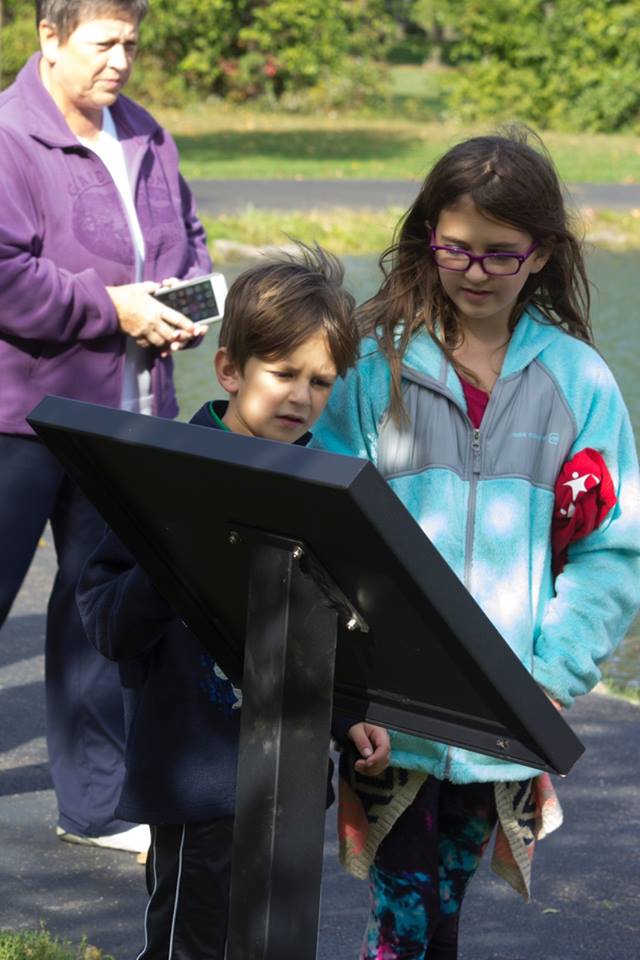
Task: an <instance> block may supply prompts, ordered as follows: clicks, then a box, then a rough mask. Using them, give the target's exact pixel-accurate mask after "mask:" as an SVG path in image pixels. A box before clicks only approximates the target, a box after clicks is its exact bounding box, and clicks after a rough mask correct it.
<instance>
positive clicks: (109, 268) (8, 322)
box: [0, 54, 211, 434]
mask: <svg viewBox="0 0 640 960" xmlns="http://www.w3.org/2000/svg"><path fill="white" fill-rule="evenodd" d="M39 62H40V54H34V55H33V56H32V57H31V59H30V60H29V61H28V62H27V64H26V65H25V67H24V68H23V69H22V70H21V71H20V73H19V74H18V76H17V78H16V81H15V83H13V84H12V86H10V87H9V88H8V89H7V90H5V91H4V92H3V93H2V94H1V95H0V432H3V433H18V434H29V433H31V430H30V428H29V427H28V425H27V424H26V423H25V419H24V418H25V416H26V414H27V413H29V411H30V410H31V409H32V408H33V407H34V406H35V404H36V403H38V401H39V400H40V399H41V398H42V397H43V396H44V395H45V394H47V393H52V394H57V395H58V396H65V397H71V398H74V399H77V400H88V401H91V402H93V403H101V404H104V405H106V406H113V407H117V406H119V404H120V397H121V387H122V371H123V367H124V353H125V344H126V336H125V334H123V333H122V332H121V331H120V329H119V327H118V322H117V318H116V313H115V309H114V306H113V303H112V301H111V299H110V298H109V296H108V294H107V292H106V290H105V287H106V286H117V285H120V284H125V283H132V282H133V281H134V279H135V255H134V248H133V244H132V241H131V236H130V232H129V226H128V222H127V219H126V214H125V211H124V208H123V205H122V202H121V199H120V195H119V193H118V191H117V189H116V187H115V184H114V183H113V180H112V179H111V177H110V175H109V174H108V172H107V170H106V167H105V166H104V164H103V163H102V161H101V160H100V159H99V158H98V157H97V156H96V155H95V154H94V153H93V152H92V151H90V150H87V149H86V148H85V147H83V146H82V145H81V144H80V143H79V141H78V140H77V139H76V137H75V135H74V134H73V133H72V132H71V130H70V129H69V127H68V126H67V123H66V121H65V119H64V117H63V116H62V114H61V112H60V110H59V109H58V107H57V106H56V104H55V102H54V101H53V99H52V97H51V96H50V95H49V93H48V92H47V91H46V89H45V88H44V86H43V84H42V81H41V79H40V74H39ZM111 112H112V115H113V119H114V122H115V125H116V128H117V130H118V135H119V137H120V140H121V142H122V146H123V149H124V152H125V156H126V159H127V164H128V169H129V171H130V177H131V182H132V185H133V187H134V196H135V204H136V210H137V213H138V218H139V220H140V227H141V229H142V233H143V236H144V241H145V247H146V259H145V267H144V279H145V280H163V279H164V278H166V277H172V276H175V277H180V278H187V277H191V276H197V275H198V274H201V273H206V272H207V271H208V270H210V269H211V262H210V259H209V255H208V253H207V249H206V238H205V234H204V230H203V228H202V225H201V224H200V222H199V220H198V219H197V217H196V215H195V210H194V203H193V198H192V196H191V193H190V191H189V188H188V187H187V185H186V183H185V182H184V180H183V179H182V177H181V176H180V173H179V171H178V152H177V149H176V146H175V144H174V142H173V140H172V139H171V137H170V136H169V134H168V133H167V132H166V130H163V129H162V128H161V127H160V126H159V125H158V124H157V123H156V121H155V120H154V119H153V117H151V116H150V114H148V113H147V112H146V110H143V109H142V107H140V106H138V105H137V104H135V103H134V102H133V101H132V100H129V99H128V98H127V97H123V96H120V97H118V99H117V101H116V102H115V104H114V105H113V107H112V108H111ZM147 354H148V359H149V364H150V366H151V367H152V389H153V394H154V411H153V412H154V414H156V415H157V416H161V417H173V416H175V415H176V413H177V410H178V408H177V403H176V398H175V391H174V388H173V380H172V370H173V366H172V361H171V358H170V357H167V358H165V359H161V358H160V356H159V354H158V351H156V350H154V349H152V348H149V350H148V351H147Z"/></svg>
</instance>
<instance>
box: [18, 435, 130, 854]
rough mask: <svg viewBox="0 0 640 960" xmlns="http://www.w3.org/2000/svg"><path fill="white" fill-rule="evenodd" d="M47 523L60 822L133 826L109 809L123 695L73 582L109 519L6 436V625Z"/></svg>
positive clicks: (116, 779)
mask: <svg viewBox="0 0 640 960" xmlns="http://www.w3.org/2000/svg"><path fill="white" fill-rule="evenodd" d="M47 520H50V522H51V528H52V531H53V540H54V545H55V551H56V557H57V561H58V571H57V574H56V578H55V583H54V585H53V590H52V592H51V597H50V598H49V607H48V611H47V631H46V645H45V693H46V703H47V745H48V748H49V761H50V764H51V775H52V778H53V784H54V787H55V791H56V796H57V800H58V809H59V823H60V826H62V827H63V828H64V829H65V830H68V831H70V832H72V833H77V834H81V835H83V836H103V835H105V834H111V833H117V832H118V831H119V830H125V829H127V828H128V827H129V826H131V824H127V823H125V822H124V821H122V820H117V819H115V818H114V815H113V811H114V810H115V806H116V803H117V800H118V797H119V794H120V788H121V786H122V777H123V772H124V768H123V757H124V715H123V706H122V693H121V688H120V677H119V673H118V668H117V665H116V664H114V663H109V661H108V660H105V659H104V657H102V656H101V655H100V654H99V653H98V652H97V651H96V650H94V648H93V647H92V646H91V644H90V643H89V641H88V640H87V638H86V636H85V634H84V630H83V628H82V623H81V620H80V615H79V613H78V610H77V608H76V603H75V588H76V583H77V582H78V577H79V575H80V571H81V570H82V567H83V565H84V562H85V560H86V558H87V557H88V555H89V554H90V553H91V551H92V550H93V549H94V547H95V546H96V545H97V544H98V543H99V541H100V540H101V538H102V536H103V533H104V530H105V523H104V520H103V519H102V517H101V516H100V515H99V514H98V512H97V511H96V510H95V509H94V507H93V506H92V505H91V504H90V503H89V501H88V500H87V499H86V497H85V496H84V495H83V494H82V492H81V491H80V490H79V489H78V487H77V485H76V484H75V483H73V482H72V481H71V480H70V479H69V478H68V477H67V476H66V474H65V473H64V472H63V470H62V468H61V467H60V465H59V463H58V461H57V460H56V459H55V457H54V456H53V454H51V453H49V451H48V449H47V448H46V447H45V446H44V445H43V444H42V443H40V441H39V440H36V439H35V438H31V437H22V436H13V435H9V434H0V544H1V545H2V549H1V550H0V626H2V624H3V623H4V621H5V619H6V618H7V616H8V615H9V611H10V610H11V606H12V604H13V601H14V600H15V597H16V594H17V593H18V590H19V589H20V586H21V584H22V581H23V580H24V578H25V576H26V574H27V571H28V569H29V565H30V563H31V560H32V559H33V555H34V553H35V550H36V548H37V545H38V541H39V539H40V535H41V534H42V531H43V529H44V527H45V524H46V522H47Z"/></svg>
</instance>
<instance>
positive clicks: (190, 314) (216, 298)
mask: <svg viewBox="0 0 640 960" xmlns="http://www.w3.org/2000/svg"><path fill="white" fill-rule="evenodd" d="M226 295H227V284H226V281H225V279H224V277H223V275H222V274H221V273H208V274H206V276H203V277H194V278H193V279H192V280H183V281H182V283H177V284H176V285H175V286H174V287H163V288H162V289H161V290H158V291H157V292H156V293H154V294H153V296H154V297H155V298H156V300H160V301H161V302H162V303H166V304H167V306H168V307H171V308H172V309H173V310H177V311H178V312H179V313H183V314H184V315H185V317H187V318H188V319H189V320H192V321H193V323H200V324H207V323H214V322H215V321H216V320H221V319H222V315H223V313H224V301H225V297H226Z"/></svg>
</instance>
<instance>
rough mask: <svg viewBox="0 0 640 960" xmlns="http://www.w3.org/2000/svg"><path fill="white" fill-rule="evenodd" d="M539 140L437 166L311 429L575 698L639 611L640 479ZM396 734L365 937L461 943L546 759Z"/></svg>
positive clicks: (404, 949) (503, 144)
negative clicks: (355, 463)
mask: <svg viewBox="0 0 640 960" xmlns="http://www.w3.org/2000/svg"><path fill="white" fill-rule="evenodd" d="M529 140H530V133H529V131H526V130H522V129H520V128H517V129H514V130H510V131H507V132H506V133H505V134H504V135H499V136H488V137H478V138H474V139H471V140H467V141H466V142H463V143H461V144H459V145H458V146H455V147H454V148H453V149H451V150H450V151H449V152H448V153H447V154H446V155H445V156H444V157H442V159H441V160H440V161H439V162H438V163H436V165H435V166H434V168H433V170H432V171H431V173H430V174H429V175H428V176H427V179H426V181H425V183H424V185H423V187H422V189H421V191H420V193H419V195H418V197H417V199H416V201H415V203H414V204H413V206H412V207H411V209H410V210H409V211H408V212H407V214H406V215H405V217H404V219H403V221H402V223H401V227H400V230H399V234H398V237H397V242H396V243H395V244H394V245H393V246H392V247H391V248H390V249H389V250H387V251H386V253H385V254H383V257H382V258H381V266H382V269H383V273H384V275H385V279H384V281H383V283H382V286H381V288H380V290H379V292H378V293H377V294H376V295H375V296H374V297H373V298H372V299H371V300H369V301H368V302H367V303H365V304H364V306H363V307H362V308H361V311H360V319H361V321H362V323H363V324H364V327H365V331H366V332H367V333H368V334H369V335H370V338H369V339H368V340H365V341H364V344H363V349H362V352H361V359H360V361H359V363H358V365H357V367H356V369H355V370H354V371H352V372H351V373H350V375H349V376H348V377H347V379H346V380H345V381H342V382H341V383H338V384H337V385H336V387H335V391H334V394H333V397H332V399H331V402H330V405H329V408H328V410H327V412H326V413H325V415H324V417H323V419H322V421H321V422H320V425H319V427H318V428H317V432H316V435H315V440H314V443H315V444H316V445H318V446H321V447H323V448H324V449H328V450H332V451H335V452H339V453H345V454H351V455H355V456H359V457H366V458H369V459H371V460H372V461H373V462H374V463H375V464H376V466H377V467H378V469H379V470H380V472H381V473H382V474H383V476H384V477H385V478H386V479H387V480H388V482H389V483H390V484H391V486H392V487H393V489H394V490H395V492H396V493H397V495H398V496H399V497H400V499H401V500H402V501H403V503H404V504H405V505H406V507H407V508H408V509H409V511H410V512H411V513H412V514H413V516H414V517H415V518H416V520H417V521H418V522H419V523H420V525H421V526H422V528H423V530H424V532H425V533H426V534H427V535H428V536H429V538H430V539H431V540H432V541H433V543H434V544H435V545H436V546H437V547H438V549H439V550H440V552H441V553H442V555H443V556H444V557H445V559H446V560H447V562H448V563H449V565H450V566H451V567H452V568H453V570H454V571H455V572H456V573H457V574H458V576H459V577H460V579H461V580H462V581H463V582H464V584H465V585H466V587H467V589H468V590H469V591H470V592H471V594H472V595H473V596H474V598H475V599H476V600H477V602H478V603H479V604H480V606H481V607H482V608H483V609H484V611H485V612H486V613H487V615H488V616H489V617H490V618H491V620H492V621H493V623H494V624H495V626H496V627H497V629H498V630H499V631H500V632H501V634H502V635H503V637H504V638H505V639H506V641H507V642H508V643H509V644H510V646H511V647H512V648H513V650H514V651H515V652H516V653H517V655H518V656H519V657H520V659H521V660H522V662H523V663H524V664H525V665H526V667H527V668H528V669H529V670H530V671H531V673H532V674H533V676H534V678H535V679H536V680H537V681H538V683H539V684H541V686H542V687H543V688H544V690H545V691H546V693H547V694H548V696H549V697H550V698H551V699H552V700H553V701H554V702H555V703H556V704H557V705H559V706H564V707H568V706H570V705H571V703H572V702H573V700H574V698H575V697H576V696H578V695H579V694H584V693H586V692H587V691H588V690H590V689H591V688H592V687H593V686H594V685H595V684H596V682H597V681H598V679H599V677H600V671H599V669H598V664H599V663H600V661H602V660H603V659H604V658H605V657H606V656H608V655H609V654H610V653H611V652H612V650H613V649H614V648H615V646H616V644H617V643H618V642H619V641H620V639H621V638H622V637H623V635H624V633H625V631H626V629H627V627H628V626H629V624H630V622H631V619H632V617H633V616H634V614H635V611H636V609H637V605H638V595H639V585H640V564H639V560H640V557H639V546H640V496H639V494H640V484H639V480H638V466H637V459H636V454H635V450H634V443H633V437H632V432H631V427H630V423H629V417H628V414H627V411H626V409H625V406H624V403H623V401H622V399H621V396H620V393H619V391H618V388H617V386H616V384H615V382H614V379H613V377H612V375H611V373H610V371H609V370H608V368H607V366H606V364H605V363H604V361H603V360H602V358H601V357H600V356H599V354H598V353H597V352H596V351H595V349H594V348H593V347H592V346H591V331H590V326H589V320H588V310H589V292H588V282H587V278H586V274H585V268H584V263H583V259H582V253H581V249H580V244H579V243H578V241H577V240H576V238H575V237H574V235H573V233H572V232H571V229H570V227H569V225H568V222H567V214H566V211H565V208H564V202H563V195H562V191H561V188H560V185H559V181H558V178H557V175H556V173H555V170H554V167H553V164H552V163H551V161H550V159H549V158H548V157H547V155H546V154H544V153H543V152H542V151H541V150H540V149H535V148H534V147H533V146H531V145H530V142H528V141H529ZM537 146H538V147H539V146H541V145H540V144H539V143H538V145H537ZM387 265H389V266H387ZM585 458H586V459H585ZM567 461H569V463H567ZM585 464H588V465H589V469H588V470H585V468H584V465H585ZM563 465H564V466H563ZM602 491H608V493H607V497H605V498H604V499H603V497H604V494H603V493H602ZM585 497H587V500H590V501H593V502H591V503H588V502H587V501H584V502H585V503H586V505H587V509H583V506H582V501H583V500H584V498H585ZM580 518H582V520H583V521H584V522H583V523H582V525H580V523H577V519H580ZM552 524H553V527H554V536H553V540H552V536H551V533H552ZM567 524H568V525H569V527H567ZM563 525H564V527H567V529H566V530H565V533H567V530H568V531H569V534H570V535H568V536H564V537H562V536H560V537H557V536H556V534H557V528H558V527H559V526H560V527H561V526H563ZM594 528H597V529H594ZM587 534H588V535H587ZM578 538H581V539H578ZM569 541H572V542H570V543H569ZM556 542H557V543H559V544H562V546H563V549H564V555H563V556H562V557H561V558H558V557H557V556H556V557H555V558H554V556H553V544H555V543H556ZM567 543H569V545H568V547H567ZM558 571H560V572H558ZM554 572H557V576H556V577H555V579H554ZM392 748H393V750H392V759H391V763H392V767H393V768H394V774H395V776H394V778H393V782H392V786H391V792H392V794H393V796H392V797H386V798H385V804H384V807H385V810H386V811H387V813H386V814H385V815H384V816H382V817H381V818H379V819H377V818H376V817H372V816H371V806H370V804H371V798H369V801H365V803H364V809H366V810H367V811H368V813H369V819H370V822H371V823H375V824H376V830H377V834H378V835H377V836H376V837H375V838H374V841H373V842H372V841H371V837H369V838H368V841H367V844H365V847H366V850H367V851H368V853H369V854H370V860H371V861H372V862H371V863H370V869H369V881H370V888H371V912H370V917H369V923H368V928H367V933H366V937H365V943H364V945H363V950H362V954H361V956H362V958H363V960H382V958H384V960H396V958H402V960H414V958H415V960H445V958H455V957H456V956H457V928H458V918H459V911H460V905H461V901H462V897H463V895H464V892H465V888H466V885H467V883H468V881H469V879H470V878H471V876H472V875H473V873H474V871H475V869H476V867H477V865H478V863H479V860H480V857H481V855H482V851H483V849H484V847H485V846H486V844H487V842H488V840H489V836H490V834H491V831H492V829H493V827H494V825H495V823H496V820H497V819H499V820H500V826H501V828H503V830H502V833H503V834H504V832H505V831H508V830H509V828H510V827H513V826H514V824H515V826H516V830H518V829H519V828H520V827H522V828H523V829H524V826H525V825H526V822H527V821H528V822H529V827H528V828H527V829H529V836H528V838H527V837H525V838H524V840H523V843H524V844H525V845H530V841H531V840H533V839H534V836H535V831H534V829H533V827H532V826H531V823H532V822H533V821H534V819H535V818H534V813H535V808H536V803H537V804H538V805H539V806H540V804H541V798H542V797H545V798H548V787H549V783H548V778H546V781H545V780H543V778H541V777H538V778H537V779H536V780H531V776H532V771H531V770H530V769H528V768H525V767H522V766H518V765H516V764H514V763H511V762H505V761H504V760H500V759H497V758H493V757H485V756H480V755H478V754H474V753H471V752H469V751H466V750H463V749H460V748H453V747H447V746H446V745H444V744H439V743H433V742H429V741H425V740H421V739H418V738H415V737H412V736H408V735H405V734H400V733H392ZM349 799H350V800H353V794H350V795H349ZM496 804H497V806H496ZM345 806H346V807H348V806H349V804H346V805H345ZM381 806H382V805H381ZM527 812H528V814H529V815H528V816H527ZM380 824H382V826H380ZM374 832H375V831H374ZM385 833H386V835H384V834H385ZM499 838H500V834H499ZM520 839H521V840H522V839H523V838H522V837H521V838H520ZM512 849H513V850H514V851H515V847H514V846H513V844H512ZM524 859H526V855H525V858H524ZM525 880H526V878H525ZM523 892H525V894H526V893H527V892H528V888H527V887H526V883H525V889H524V891H523Z"/></svg>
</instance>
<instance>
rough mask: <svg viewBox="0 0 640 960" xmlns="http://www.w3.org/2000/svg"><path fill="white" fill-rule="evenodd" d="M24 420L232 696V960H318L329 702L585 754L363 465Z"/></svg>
mask: <svg viewBox="0 0 640 960" xmlns="http://www.w3.org/2000/svg"><path fill="white" fill-rule="evenodd" d="M29 422H30V423H31V425H32V426H33V427H34V429H35V430H36V432H37V433H38V434H39V436H40V437H41V438H42V439H43V440H44V442H45V443H47V444H48V446H49V447H50V448H51V449H52V450H53V452H54V453H55V454H56V456H57V457H58V459H59V460H60V462H61V463H62V465H63V467H64V468H65V469H66V470H67V471H68V472H69V474H70V475H71V477H72V478H74V479H75V480H76V481H77V483H78V484H79V485H80V486H81V487H82V489H83V490H84V491H85V493H86V494H87V495H88V496H89V497H90V498H91V499H92V500H93V502H94V503H95V505H96V506H97V508H98V509H99V510H100V511H101V512H102V513H103V515H104V517H105V519H106V520H107V522H108V523H109V524H110V525H111V527H112V528H113V529H114V531H115V532H116V533H117V535H118V536H120V537H121V538H122V540H123V541H124V543H125V544H126V545H127V546H128V548H129V549H130V550H131V552H132V553H133V555H134V556H135V557H136V558H137V559H138V561H139V562H140V563H141V564H142V566H143V567H144V568H145V569H146V571H147V573H148V574H149V576H150V577H151V579H152V581H153V583H154V584H155V586H156V587H157V589H158V590H159V592H160V593H162V594H163V595H164V596H165V597H166V598H167V600H168V601H169V602H170V603H171V604H172V605H173V606H174V608H175V609H176V611H177V613H178V614H179V615H180V616H181V617H183V619H184V621H185V623H186V624H187V626H188V627H189V628H190V629H191V630H192V631H193V632H194V634H195V635H196V636H197V637H198V638H199V639H200V640H201V642H202V643H203V645H204V646H205V648H206V649H208V650H210V652H211V654H212V656H214V658H215V660H216V662H217V663H219V664H220V667H221V668H222V669H223V670H224V671H225V673H226V674H227V676H229V677H230V678H231V679H232V680H233V681H234V682H235V683H237V684H238V685H242V687H243V696H244V702H243V707H242V721H241V742H240V758H239V770H238V786H237V814H236V825H235V834H234V859H233V865H232V884H231V910H230V920H229V946H228V951H227V957H228V960H314V958H315V956H316V941H317V929H318V907H319V898H320V877H321V866H322V852H323V849H322V848H323V832H324V806H325V803H324V800H325V796H326V779H327V752H328V751H327V747H328V740H329V730H330V724H331V715H332V705H333V701H334V697H335V710H336V712H340V713H341V714H342V715H343V716H346V717H352V716H353V717H356V718H358V719H365V718H366V719H367V720H368V721H369V722H371V723H377V724H380V725H381V726H386V727H390V728H392V729H396V730H400V731H403V732H405V733H408V734H411V735H413V736H419V737H426V738H427V739H430V740H438V741H440V742H443V743H449V744H452V745H453V746H456V747H462V748H464V749H471V750H475V751H478V752H481V753H486V754H488V755H489V756H497V757H500V758H501V759H502V758H505V759H509V760H511V761H513V762H515V763H524V764H527V765H528V766H530V767H532V768H533V769H536V770H550V771H552V772H556V773H561V774H566V773H568V771H569V770H570V769H571V767H572V765H573V763H575V761H576V760H577V758H578V757H579V756H580V754H581V753H582V751H583V749H584V748H583V746H582V744H581V743H580V741H579V740H578V739H577V737H576V736H575V734H574V733H573V731H572V730H571V728H570V727H569V726H568V725H567V723H566V722H565V720H564V719H563V718H562V717H561V716H560V714H559V713H558V712H557V711H556V710H555V709H554V708H553V706H552V705H551V703H549V701H548V699H547V697H546V696H545V694H544V693H543V692H542V690H541V689H540V688H539V687H538V686H537V684H536V683H535V681H534V680H533V678H532V677H531V676H530V675H529V673H528V671H527V670H526V668H525V667H524V666H523V664H522V663H521V662H520V661H519V660H518V658H517V656H516V655H515V653H514V652H513V651H512V650H511V649H510V647H509V646H508V644H507V643H506V641H505V640H504V638H503V637H501V636H500V634H499V633H498V632H497V631H496V629H495V627H494V626H493V624H492V623H491V622H490V621H489V619H488V618H487V616H486V615H485V614H484V613H483V611H482V610H481V609H480V608H479V607H478V605H477V604H476V603H475V601H474V600H473V598H472V597H471V596H470V594H468V592H467V591H466V590H465V588H464V587H463V586H462V584H461V583H460V581H459V580H458V578H457V577H456V576H455V574H454V573H453V571H451V570H450V568H449V567H448V566H447V564H446V562H445V560H444V559H443V557H442V556H441V555H440V554H439V553H438V551H437V550H436V549H435V547H434V546H433V545H432V544H431V543H430V542H429V540H428V538H427V537H426V536H425V535H424V533H423V531H422V530H421V529H420V527H419V526H418V524H417V523H416V522H415V521H414V520H413V518H412V517H411V516H410V515H409V514H408V512H407V510H406V509H405V508H404V506H403V505H402V504H401V503H400V501H399V500H398V499H397V497H396V496H395V494H394V493H393V491H392V490H391V489H390V488H389V486H388V484H387V483H386V482H385V481H384V479H383V478H382V477H381V476H380V475H379V474H378V473H377V471H376V469H375V467H374V466H373V465H372V464H370V463H367V462H365V461H361V460H357V459H355V458H352V457H343V456H337V455H333V454H328V453H323V452H321V451H317V450H308V449H303V448H300V447H296V446H295V445H293V444H284V443H277V442H275V441H268V440H259V439H257V438H253V437H244V436H241V435H237V434H231V433H225V432H223V431H219V430H206V429H204V428H202V427H198V426H190V425H188V424H184V423H176V422H167V421H161V420H155V419H154V418H153V417H144V416H140V415H137V414H131V413H125V412H123V411H118V410H109V409H107V408H103V407H99V406H94V405H92V404H84V403H78V402H76V401H72V400H67V399H61V398H56V397H48V398H45V400H43V401H42V402H41V404H40V405H39V406H38V408H37V409H36V410H35V411H33V412H32V414H31V415H30V417H29ZM136 476H150V477H153V483H152V484H150V485H146V484H145V485H140V484H136V483H132V482H131V478H132V477H136ZM194 490H209V491H211V490H213V491H216V496H215V497H214V498H212V499H210V500H209V501H208V502H207V505H206V510H203V508H202V503H201V498H200V497H194V496H193V491H194ZM240 517H242V518H243V523H244V526H243V525H240V524H239V523H237V522H236V521H237V520H238V518H240ZM265 531H277V534H272V533H269V532H265ZM309 547H310V548H311V549H312V550H313V551H314V552H315V554H316V555H317V556H318V557H321V558H322V565H321V564H320V563H318V562H317V560H316V559H315V557H314V555H313V554H312V553H311V550H310V549H309ZM212 570H214V571H217V572H219V574H220V575H219V576H215V577H212V576H211V571H212ZM338 583H339V584H340V585H341V588H342V590H344V591H345V593H342V592H341V590H340V589H339V588H338V587H337V585H336V584H338ZM347 597H353V598H354V600H355V599H357V606H358V609H354V606H353V605H352V603H351V600H350V599H348V598H347ZM363 618H366V622H365V620H364V619H363ZM354 631H362V632H363V633H365V634H367V636H366V637H361V636H360V635H359V634H358V633H355V636H353V635H352V634H353V632H354ZM336 641H337V644H336ZM243 664H244V666H243ZM334 671H335V678H334ZM334 681H335V682H334Z"/></svg>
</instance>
